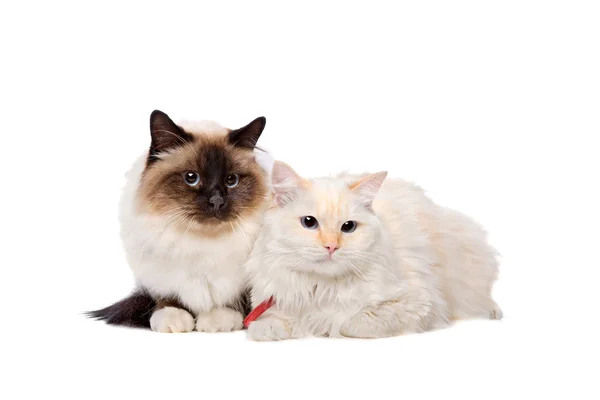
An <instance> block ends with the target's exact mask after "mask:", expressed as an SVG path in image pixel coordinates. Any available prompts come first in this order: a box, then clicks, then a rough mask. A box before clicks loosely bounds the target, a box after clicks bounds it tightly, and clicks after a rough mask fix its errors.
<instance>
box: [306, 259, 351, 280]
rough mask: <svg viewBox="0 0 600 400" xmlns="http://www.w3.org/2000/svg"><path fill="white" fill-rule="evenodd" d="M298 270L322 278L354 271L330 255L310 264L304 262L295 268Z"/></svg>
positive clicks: (349, 273)
mask: <svg viewBox="0 0 600 400" xmlns="http://www.w3.org/2000/svg"><path fill="white" fill-rule="evenodd" d="M294 269H295V270H296V271H298V272H302V273H304V274H307V275H312V276H314V277H320V278H328V279H332V278H340V277H343V276H346V275H351V274H352V271H351V269H350V268H348V266H346V265H345V264H344V263H340V262H336V260H333V259H331V258H329V257H327V258H325V259H323V260H316V261H313V262H312V263H310V264H308V263H307V264H303V265H300V266H296V267H295V268H294Z"/></svg>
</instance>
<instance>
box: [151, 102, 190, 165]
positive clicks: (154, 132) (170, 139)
mask: <svg viewBox="0 0 600 400" xmlns="http://www.w3.org/2000/svg"><path fill="white" fill-rule="evenodd" d="M150 135H151V136H152V143H151V144H150V160H153V159H157V156H158V154H160V153H162V152H165V151H167V150H171V149H174V148H176V147H178V146H183V145H185V144H187V143H189V142H191V141H192V140H193V137H192V135H190V134H189V133H187V132H185V131H184V130H183V129H181V128H180V127H178V126H177V124H175V122H173V121H172V120H171V118H169V116H168V115H167V114H165V113H164V112H162V111H159V110H154V111H152V114H150Z"/></svg>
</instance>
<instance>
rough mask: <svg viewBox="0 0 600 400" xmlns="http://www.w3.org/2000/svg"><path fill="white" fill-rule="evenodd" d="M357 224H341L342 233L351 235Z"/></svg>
mask: <svg viewBox="0 0 600 400" xmlns="http://www.w3.org/2000/svg"><path fill="white" fill-rule="evenodd" d="M357 225H358V224H357V223H356V221H346V222H344V223H343V224H342V232H344V233H352V232H354V231H355V230H356V226H357Z"/></svg>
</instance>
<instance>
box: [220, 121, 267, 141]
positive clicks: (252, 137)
mask: <svg viewBox="0 0 600 400" xmlns="http://www.w3.org/2000/svg"><path fill="white" fill-rule="evenodd" d="M266 124H267V119H266V118H265V117H258V118H256V119H255V120H254V121H252V122H250V123H249V124H248V125H246V126H244V127H243V128H240V129H236V130H234V131H231V132H229V142H231V143H232V144H233V145H234V146H238V147H244V148H247V149H254V147H255V146H256V142H258V138H259V137H260V135H261V133H262V132H263V130H264V129H265V125H266Z"/></svg>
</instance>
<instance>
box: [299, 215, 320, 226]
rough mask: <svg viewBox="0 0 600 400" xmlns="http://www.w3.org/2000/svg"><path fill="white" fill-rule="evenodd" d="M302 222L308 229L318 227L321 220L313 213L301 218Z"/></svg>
mask: <svg viewBox="0 0 600 400" xmlns="http://www.w3.org/2000/svg"><path fill="white" fill-rule="evenodd" d="M300 223H301V224H302V226H303V227H305V228H306V229H311V230H312V229H317V227H318V226H319V222H318V221H317V219H316V218H315V217H313V216H312V215H307V216H306V217H302V218H300Z"/></svg>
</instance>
